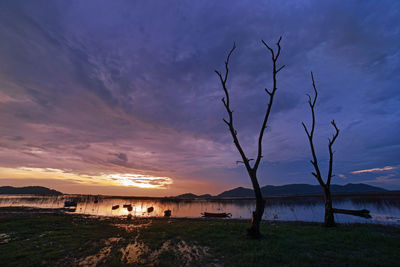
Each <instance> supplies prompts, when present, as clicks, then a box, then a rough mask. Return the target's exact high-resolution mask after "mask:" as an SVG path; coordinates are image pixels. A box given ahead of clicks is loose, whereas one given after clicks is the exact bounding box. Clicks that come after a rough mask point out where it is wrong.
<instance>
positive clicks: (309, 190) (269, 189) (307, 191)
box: [216, 184, 388, 198]
mask: <svg viewBox="0 0 400 267" xmlns="http://www.w3.org/2000/svg"><path fill="white" fill-rule="evenodd" d="M261 192H262V194H263V196H264V197H269V196H292V195H318V194H323V191H322V188H321V186H319V185H309V184H288V185H281V186H273V185H267V186H264V187H262V188H261ZM383 192H388V190H386V189H383V188H380V187H376V186H371V185H367V184H346V185H331V193H332V194H360V193H383ZM216 197H218V198H228V197H254V193H253V190H252V189H249V188H243V187H237V188H234V189H231V190H228V191H225V192H222V193H221V194H219V195H217V196H216Z"/></svg>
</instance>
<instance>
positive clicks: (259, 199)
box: [247, 173, 265, 238]
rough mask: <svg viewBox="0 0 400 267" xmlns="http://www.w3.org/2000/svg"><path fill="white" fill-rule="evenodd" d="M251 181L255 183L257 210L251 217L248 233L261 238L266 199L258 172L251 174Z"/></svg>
mask: <svg viewBox="0 0 400 267" xmlns="http://www.w3.org/2000/svg"><path fill="white" fill-rule="evenodd" d="M250 178H251V182H252V184H253V189H254V194H255V196H256V210H255V211H253V216H252V218H251V225H250V228H249V229H248V230H247V235H248V236H250V237H252V238H260V237H261V233H260V222H261V220H262V216H263V214H264V207H265V201H264V199H263V196H262V194H261V189H260V185H259V184H258V180H257V176H256V174H254V173H253V174H251V175H250Z"/></svg>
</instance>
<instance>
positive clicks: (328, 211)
mask: <svg viewBox="0 0 400 267" xmlns="http://www.w3.org/2000/svg"><path fill="white" fill-rule="evenodd" d="M311 80H312V86H313V89H314V98H311V96H310V95H309V94H307V96H308V105H309V106H310V109H311V115H312V123H311V130H309V129H308V128H307V126H306V125H305V123H304V122H303V123H302V125H303V127H304V130H305V132H306V134H307V137H308V141H309V143H310V148H311V155H312V158H313V159H312V160H311V164H312V165H313V166H314V170H315V172H312V174H313V175H314V177H315V178H316V179H317V181H318V183H319V184H320V185H321V187H322V190H323V192H324V201H325V217H324V225H325V226H327V227H332V226H335V217H334V213H342V214H348V215H354V216H359V217H364V218H371V216H370V214H369V210H366V209H363V210H345V209H335V208H333V207H332V195H331V189H330V186H331V180H332V177H333V176H334V175H333V174H332V169H333V153H334V151H333V150H332V146H333V144H334V143H335V141H336V138H337V137H338V135H339V128H338V127H337V126H336V123H335V121H334V120H332V121H331V124H332V126H333V128H334V129H335V133H334V135H333V136H332V138H329V139H328V140H329V142H328V149H329V166H328V175H327V179H326V182H324V180H323V178H322V174H321V170H320V168H319V165H318V159H317V155H316V153H315V147H314V140H313V138H314V131H315V104H316V102H317V97H318V91H317V87H316V85H315V80H314V75H313V73H312V72H311Z"/></svg>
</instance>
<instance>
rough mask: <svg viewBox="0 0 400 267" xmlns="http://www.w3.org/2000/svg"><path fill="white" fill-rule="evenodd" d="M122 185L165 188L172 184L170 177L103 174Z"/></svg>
mask: <svg viewBox="0 0 400 267" xmlns="http://www.w3.org/2000/svg"><path fill="white" fill-rule="evenodd" d="M103 177H105V178H108V179H111V180H112V181H115V182H117V183H119V184H122V185H124V186H134V187H138V188H152V189H165V188H166V187H167V186H168V185H170V184H172V179H171V178H168V177H153V176H149V175H142V174H109V175H105V176H103Z"/></svg>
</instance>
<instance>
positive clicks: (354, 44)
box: [0, 0, 400, 196]
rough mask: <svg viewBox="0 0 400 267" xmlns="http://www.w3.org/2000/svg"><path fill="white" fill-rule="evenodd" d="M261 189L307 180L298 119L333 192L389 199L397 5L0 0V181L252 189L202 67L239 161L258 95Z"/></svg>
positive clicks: (134, 189)
mask: <svg viewBox="0 0 400 267" xmlns="http://www.w3.org/2000/svg"><path fill="white" fill-rule="evenodd" d="M280 36H282V41H281V46H282V51H281V56H280V57H279V60H278V65H279V66H281V65H283V64H285V65H286V67H285V68H284V69H283V70H282V71H281V72H280V73H279V74H278V90H277V92H276V96H275V100H274V103H273V106H272V112H271V116H270V120H269V121H268V125H267V130H266V133H265V136H264V142H263V149H264V153H263V160H262V162H261V165H260V167H259V169H258V179H259V182H260V184H261V186H264V185H284V184H291V183H306V184H317V181H316V180H315V178H314V177H313V176H312V175H311V172H312V171H313V166H312V165H311V164H310V159H311V153H310V148H309V145H308V143H307V136H306V134H305V132H304V129H303V128H302V125H301V122H303V121H304V122H305V123H306V124H307V125H310V123H311V113H310V109H309V107H308V104H307V97H306V94H307V93H312V92H313V91H312V84H311V78H310V71H313V73H314V77H315V80H316V85H317V88H318V93H319V96H318V102H317V105H316V119H317V124H316V133H315V137H314V138H315V146H316V152H317V155H318V158H319V161H320V164H321V167H322V169H323V175H324V179H326V173H327V170H326V166H327V161H328V159H329V153H328V138H330V137H331V136H332V135H333V133H334V129H333V128H332V126H331V125H330V121H331V120H332V119H334V120H335V121H336V123H337V126H338V128H339V129H340V134H339V137H338V139H337V141H336V142H335V144H334V150H335V154H334V174H335V177H334V178H333V180H332V183H334V184H347V183H367V184H370V185H374V186H379V187H383V188H386V189H390V190H399V189H400V88H399V85H400V2H399V1H317V0H316V1H314V0H310V1H290V0H289V1H168V0H167V1H120V0H118V1H101V0H96V1H90V0H89V1H57V0H55V1H15V0H10V1H6V0H2V1H0V40H1V41H0V185H13V186H27V185H42V186H47V187H50V188H54V189H57V190H60V191H62V192H64V193H82V194H108V195H138V196H171V195H177V194H181V193H186V192H192V193H196V194H203V193H211V194H218V193H220V192H222V191H224V190H227V189H231V188H234V187H237V186H243V187H251V183H250V179H249V178H248V176H247V173H246V170H245V168H244V166H243V164H240V163H239V164H237V163H236V161H237V160H240V155H239V153H238V151H237V150H236V148H235V146H234V144H233V142H232V137H231V136H230V133H229V131H228V129H227V127H226V125H225V124H224V122H223V121H222V118H224V117H225V118H226V117H227V114H226V111H225V110H224V107H223V104H222V102H221V98H222V97H223V90H222V88H221V85H220V83H219V79H218V77H217V75H216V74H215V73H214V70H215V69H218V70H223V69H224V60H225V58H226V56H227V53H228V52H229V50H230V49H231V47H232V45H233V42H236V45H237V49H236V50H235V52H234V54H233V55H232V58H231V61H230V76H229V81H228V89H229V92H230V96H231V106H232V109H233V110H234V113H233V116H234V120H235V128H236V129H237V131H238V137H239V140H240V142H241V144H242V146H243V148H244V150H245V152H246V154H247V155H248V158H254V157H256V151H257V150H256V149H257V138H258V133H259V130H260V127H261V124H262V120H263V116H264V114H265V110H266V105H267V103H268V100H269V99H268V95H267V94H266V93H265V90H264V88H266V87H267V88H271V86H272V72H271V71H272V62H271V56H270V54H269V51H268V50H267V49H266V48H265V47H264V46H263V44H262V43H261V40H265V41H266V42H267V43H269V44H270V46H273V47H274V48H275V49H276V46H275V44H276V42H277V40H278V39H279V37H280Z"/></svg>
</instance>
